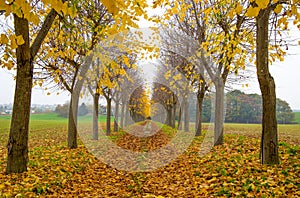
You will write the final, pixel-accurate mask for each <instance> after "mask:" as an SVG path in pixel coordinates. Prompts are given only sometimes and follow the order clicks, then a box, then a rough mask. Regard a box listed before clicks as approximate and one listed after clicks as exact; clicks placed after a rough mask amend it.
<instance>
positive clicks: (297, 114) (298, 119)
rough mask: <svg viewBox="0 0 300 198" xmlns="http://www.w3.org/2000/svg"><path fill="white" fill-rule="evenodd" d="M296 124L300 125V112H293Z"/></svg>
mask: <svg viewBox="0 0 300 198" xmlns="http://www.w3.org/2000/svg"><path fill="white" fill-rule="evenodd" d="M294 121H295V122H296V123H298V124H300V112H295V120H294Z"/></svg>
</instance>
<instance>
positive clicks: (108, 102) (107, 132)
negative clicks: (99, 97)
mask: <svg viewBox="0 0 300 198" xmlns="http://www.w3.org/2000/svg"><path fill="white" fill-rule="evenodd" d="M106 101H107V107H106V135H110V132H111V130H110V119H111V98H106Z"/></svg>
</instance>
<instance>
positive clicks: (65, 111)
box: [55, 103, 70, 118]
mask: <svg viewBox="0 0 300 198" xmlns="http://www.w3.org/2000/svg"><path fill="white" fill-rule="evenodd" d="M69 106H70V104H69V103H65V104H63V105H57V107H56V108H55V113H57V114H58V115H59V116H61V117H64V118H67V117H68V116H69Z"/></svg>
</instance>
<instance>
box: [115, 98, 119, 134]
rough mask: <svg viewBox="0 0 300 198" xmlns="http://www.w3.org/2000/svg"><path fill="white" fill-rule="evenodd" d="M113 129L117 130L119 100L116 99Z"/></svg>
mask: <svg viewBox="0 0 300 198" xmlns="http://www.w3.org/2000/svg"><path fill="white" fill-rule="evenodd" d="M114 131H119V101H118V100H116V106H115V116H114Z"/></svg>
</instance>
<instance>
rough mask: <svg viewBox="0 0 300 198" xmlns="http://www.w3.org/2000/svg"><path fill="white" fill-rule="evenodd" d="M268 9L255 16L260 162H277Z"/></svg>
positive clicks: (273, 84)
mask: <svg viewBox="0 0 300 198" xmlns="http://www.w3.org/2000/svg"><path fill="white" fill-rule="evenodd" d="M270 11H271V10H270V9H268V8H266V9H264V10H261V11H260V12H259V15H258V16H257V17H256V28H257V30H256V31H257V39H256V62H257V64H256V69H257V77H258V81H259V85H260V90H261V94H262V100H263V101H262V106H263V115H262V137H261V162H262V164H278V163H279V155H278V134H277V118H276V89H275V81H274V79H273V77H272V76H271V74H270V72H269V61H268V57H269V52H268V47H269V40H268V39H269V38H268V37H269V28H268V26H269V17H270Z"/></svg>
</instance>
